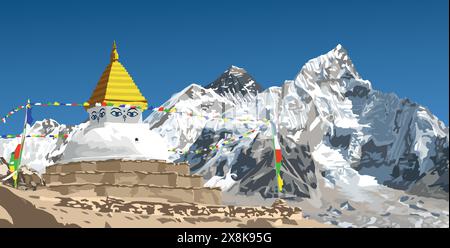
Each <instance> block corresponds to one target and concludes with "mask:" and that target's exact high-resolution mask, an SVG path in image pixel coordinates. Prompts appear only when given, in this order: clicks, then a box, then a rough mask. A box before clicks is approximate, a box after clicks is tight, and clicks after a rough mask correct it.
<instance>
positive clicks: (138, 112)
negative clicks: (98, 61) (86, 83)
mask: <svg viewBox="0 0 450 248" xmlns="http://www.w3.org/2000/svg"><path fill="white" fill-rule="evenodd" d="M88 103H89V105H88V106H86V109H87V111H88V113H89V120H90V123H91V124H94V125H95V124H100V123H104V122H114V123H138V122H140V121H141V120H142V111H144V110H146V109H147V100H146V99H145V97H144V96H143V95H142V94H141V92H140V90H139V88H138V87H137V85H136V84H135V82H134V81H133V78H132V77H131V76H130V74H129V73H128V72H127V70H126V69H125V67H124V66H123V65H122V64H121V63H120V62H119V53H118V52H117V46H116V42H115V41H114V43H113V47H112V51H111V56H110V62H109V65H108V66H107V67H106V69H105V71H104V72H103V74H102V76H101V77H100V80H99V81H98V83H97V87H95V89H94V92H93V93H92V95H91V97H90V98H89V100H88Z"/></svg>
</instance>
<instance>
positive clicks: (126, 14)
mask: <svg viewBox="0 0 450 248" xmlns="http://www.w3.org/2000/svg"><path fill="white" fill-rule="evenodd" d="M448 28H449V27H448V1H447V0H442V1H439V0H433V1H430V0H423V1H422V0H417V1H406V0H405V1H400V0H398V1H383V0H376V1H375V0H374V1H351V0H342V1H331V0H330V1H326V0H319V1H279V0H277V1H275V0H274V1H264V0H260V1H236V0H228V1H207V0H204V1H195V0H192V1H173V0H172V1H131V0H130V1H123V0H122V1H113V0H109V1H84V0H80V1H65V2H62V1H45V0H41V1H10V2H8V3H6V2H2V4H1V8H0V32H1V35H0V74H1V76H0V86H1V87H0V92H2V94H1V98H0V99H1V100H0V115H1V116H3V115H4V114H6V113H7V112H8V111H10V110H11V109H12V108H14V107H16V106H18V105H20V104H22V103H23V102H24V101H26V99H27V98H31V99H32V101H43V102H48V101H60V102H84V101H86V100H87V99H88V98H89V96H90V94H91V93H92V90H93V89H94V87H95V85H96V83H97V81H98V79H99V78H100V75H101V73H102V72H103V70H104V68H105V67H106V65H107V64H108V62H109V53H110V49H111V43H112V41H113V40H116V41H117V43H118V49H119V54H120V56H121V57H120V60H121V62H122V63H123V64H124V65H125V66H126V68H127V69H128V71H129V72H130V73H131V75H132V76H133V78H134V79H135V81H136V83H137V84H138V86H139V87H140V89H141V91H142V92H143V94H144V95H145V96H146V97H147V99H148V101H149V102H150V104H151V105H159V104H161V103H163V102H164V101H166V100H167V99H169V97H170V96H171V95H172V94H174V93H176V92H178V91H180V90H181V89H183V88H184V87H186V86H187V85H189V84H191V83H198V84H201V85H206V84H208V83H209V82H211V81H213V80H214V79H216V78H217V77H218V76H219V75H220V74H221V73H222V72H223V71H224V70H225V69H226V68H227V67H229V66H230V65H231V64H233V65H237V66H240V67H244V68H245V69H246V70H247V71H248V72H249V73H250V74H251V75H253V76H254V77H255V79H256V80H257V81H258V82H259V83H261V84H262V86H263V87H269V86H273V85H281V84H282V82H283V81H284V80H286V79H293V78H294V77H295V75H296V74H297V73H298V71H299V70H300V68H301V66H302V65H303V64H304V63H305V62H306V61H308V60H309V59H311V58H314V57H317V56H319V55H321V54H323V53H326V52H327V51H329V50H331V49H332V48H333V47H335V46H336V45H337V44H338V43H341V44H342V45H343V46H344V47H345V48H347V50H348V51H349V54H350V57H351V58H352V60H353V62H354V64H355V65H356V68H357V70H358V71H359V73H360V74H361V76H362V77H363V78H364V79H368V80H370V81H371V82H372V85H373V87H374V88H375V89H378V90H381V91H383V92H394V93H396V94H397V95H398V96H400V97H402V98H403V97H408V98H410V99H411V100H413V101H415V102H417V103H419V104H421V105H424V106H426V107H427V108H429V109H430V110H431V112H433V113H434V114H435V115H436V116H438V117H439V118H440V119H441V120H443V121H444V122H445V123H446V124H447V125H448V116H449V114H448V113H449V109H448V103H449V95H448V87H449V73H448V66H449V62H448V56H449V51H448V47H449V39H448V37H449V33H448V32H449V31H448ZM22 114H23V113H19V114H16V115H14V116H11V117H10V118H9V119H8V122H7V123H6V124H3V123H0V134H8V133H17V132H18V131H19V130H20V129H21V128H20V126H21V123H22V122H23V115H22ZM33 115H34V118H35V119H42V118H53V119H56V120H57V121H59V122H62V123H67V124H77V123H80V122H82V121H84V120H85V119H86V118H87V114H86V113H85V112H84V110H83V109H82V108H55V107H53V108H35V109H34V111H33ZM146 115H148V112H147V113H146Z"/></svg>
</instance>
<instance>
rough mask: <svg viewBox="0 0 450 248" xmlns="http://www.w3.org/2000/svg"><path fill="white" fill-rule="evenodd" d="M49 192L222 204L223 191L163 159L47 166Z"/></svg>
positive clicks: (45, 177) (178, 165)
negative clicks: (205, 184) (207, 185)
mask: <svg viewBox="0 0 450 248" xmlns="http://www.w3.org/2000/svg"><path fill="white" fill-rule="evenodd" d="M43 179H44V181H45V183H46V186H47V188H48V189H49V190H53V191H57V192H59V193H60V194H62V195H71V196H82V197H91V196H112V197H138V198H164V199H167V200H168V201H171V202H192V203H202V204H212V205H220V204H221V203H222V195H221V190H220V188H208V187H203V184H204V183H203V177H202V176H200V175H190V172H189V166H188V165H187V164H185V163H182V164H173V163H168V162H165V161H161V160H147V161H124V160H106V161H90V162H72V163H67V164H56V165H52V166H49V167H47V169H46V172H45V173H44V174H43Z"/></svg>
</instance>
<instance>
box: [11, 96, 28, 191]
mask: <svg viewBox="0 0 450 248" xmlns="http://www.w3.org/2000/svg"><path fill="white" fill-rule="evenodd" d="M30 108H31V104H30V99H28V100H27V104H26V107H25V120H24V122H23V131H22V139H21V141H20V148H21V149H20V152H19V163H18V165H17V169H16V171H15V173H16V174H15V175H14V176H13V179H14V187H15V188H17V179H18V175H19V169H20V166H21V163H22V155H23V150H24V149H25V147H24V145H25V137H26V136H27V124H28V109H30Z"/></svg>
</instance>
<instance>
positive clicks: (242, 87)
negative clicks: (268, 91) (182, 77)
mask: <svg viewBox="0 0 450 248" xmlns="http://www.w3.org/2000/svg"><path fill="white" fill-rule="evenodd" d="M205 88H207V89H213V90H214V91H215V92H216V93H217V94H219V95H221V96H224V97H226V98H228V99H230V100H232V101H233V102H237V101H239V100H240V99H242V98H249V97H254V96H256V94H257V93H259V92H261V90H262V87H261V86H260V85H259V84H258V83H257V82H256V81H255V80H254V79H253V77H252V76H251V75H250V74H248V73H247V71H246V70H245V69H243V68H240V67H237V66H234V65H232V66H230V67H229V68H228V69H227V70H226V71H225V72H224V73H222V75H220V76H219V78H217V79H216V80H215V81H214V82H212V83H210V84H209V85H207V86H206V87H205Z"/></svg>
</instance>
